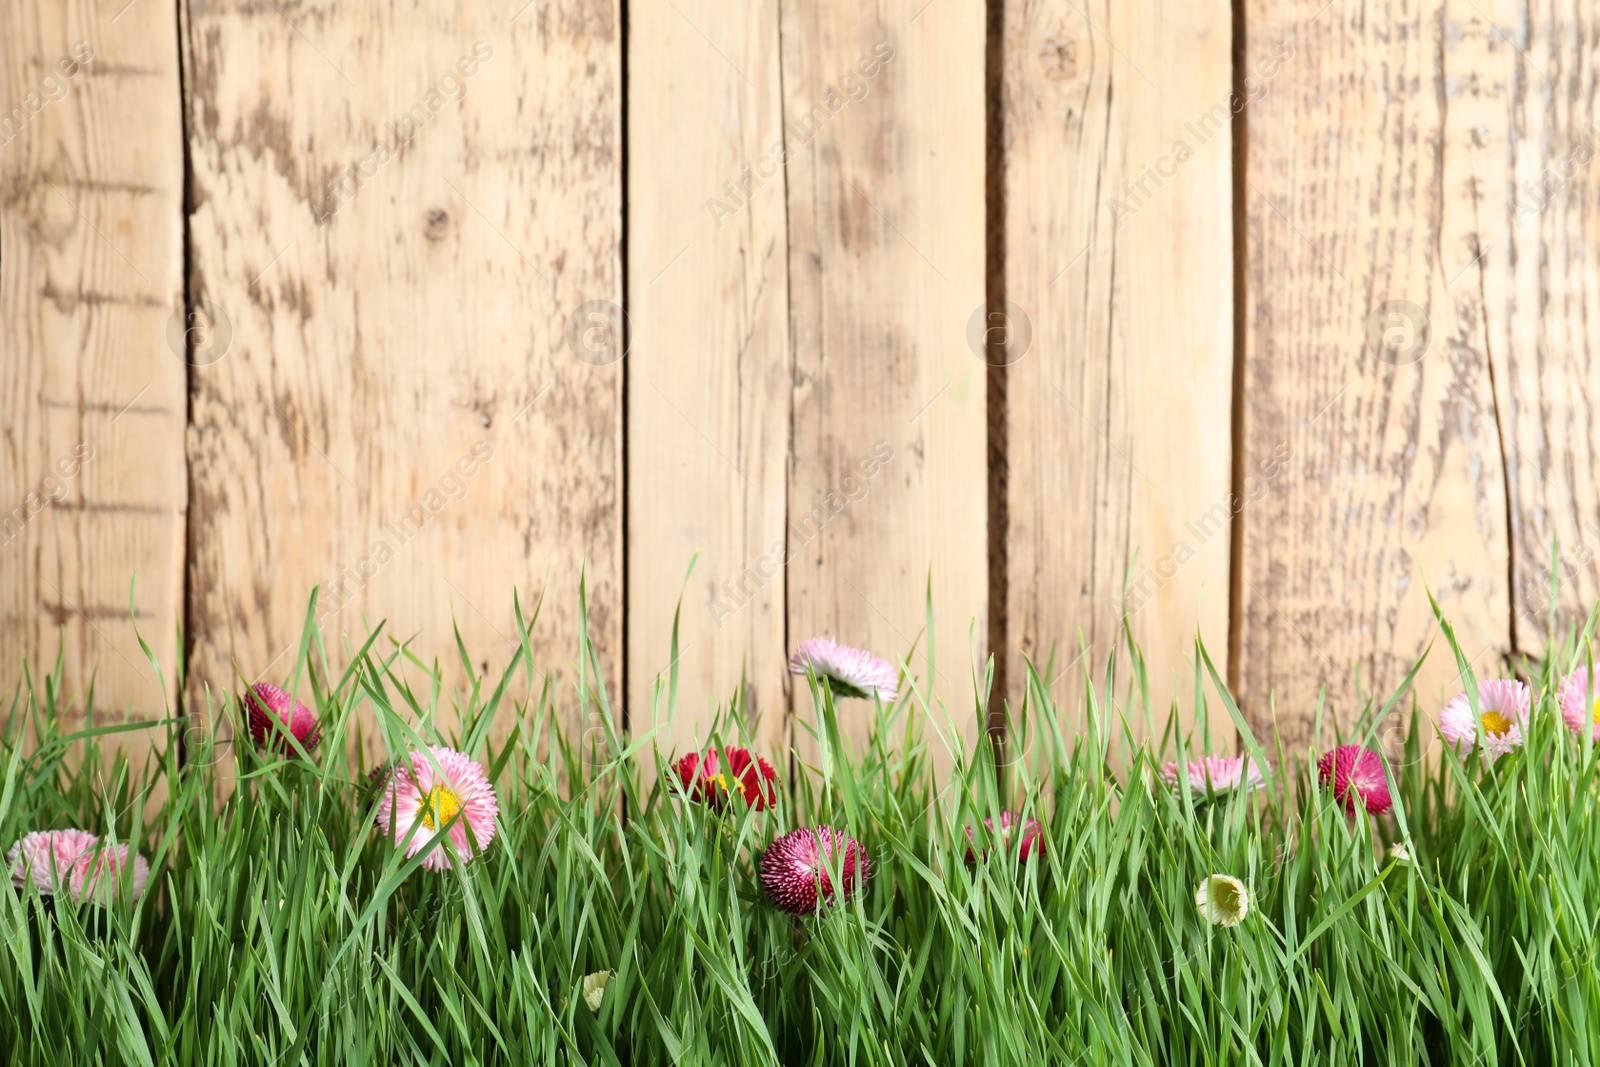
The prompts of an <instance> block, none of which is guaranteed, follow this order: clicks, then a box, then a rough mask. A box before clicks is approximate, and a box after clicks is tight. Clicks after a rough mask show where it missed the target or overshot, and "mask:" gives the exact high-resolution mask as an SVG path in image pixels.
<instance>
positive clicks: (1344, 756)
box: [1317, 745, 1394, 815]
mask: <svg viewBox="0 0 1600 1067" xmlns="http://www.w3.org/2000/svg"><path fill="white" fill-rule="evenodd" d="M1317 780H1318V781H1320V782H1321V783H1322V784H1323V785H1324V786H1327V785H1328V784H1330V783H1331V784H1332V785H1333V795H1334V798H1335V799H1336V800H1338V801H1339V802H1340V803H1342V804H1343V805H1344V810H1345V811H1347V812H1349V813H1350V814H1352V815H1354V814H1355V811H1356V801H1357V800H1358V799H1359V800H1360V801H1361V803H1362V804H1364V805H1365V806H1366V809H1367V814H1369V815H1382V814H1383V813H1384V812H1386V811H1388V810H1389V809H1390V808H1391V807H1393V806H1394V803H1393V801H1392V800H1391V799H1390V797H1389V782H1388V779H1387V778H1385V777H1384V773H1383V757H1382V756H1379V755H1378V754H1377V753H1376V752H1373V751H1372V750H1371V749H1366V748H1362V747H1361V746H1360V745H1340V746H1339V747H1338V748H1336V749H1334V750H1333V751H1332V752H1325V753H1323V756H1322V758H1321V759H1319V760H1318V761H1317Z"/></svg>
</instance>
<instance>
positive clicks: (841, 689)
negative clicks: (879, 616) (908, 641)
mask: <svg viewBox="0 0 1600 1067" xmlns="http://www.w3.org/2000/svg"><path fill="white" fill-rule="evenodd" d="M808 670H809V671H811V672H812V673H814V674H815V675H816V676H817V680H818V681H822V682H825V683H826V685H827V686H828V688H829V689H831V690H833V695H834V696H835V697H864V698H865V699H867V700H871V699H872V697H873V694H877V697H878V699H879V700H882V701H883V702H884V703H885V704H891V703H893V702H894V699H895V697H896V696H898V695H899V693H900V672H899V671H897V670H895V669H894V667H893V666H892V665H890V664H889V663H888V662H887V661H885V660H881V659H879V658H878V657H877V656H874V655H873V654H872V653H871V652H868V651H867V650H866V649H862V648H851V647H850V646H849V645H841V644H839V642H837V641H835V640H834V639H833V638H831V637H813V638H811V639H810V640H809V641H802V642H801V643H800V647H799V648H797V649H795V653H794V655H793V656H791V657H790V659H789V673H790V674H805V673H806V672H807V671H808Z"/></svg>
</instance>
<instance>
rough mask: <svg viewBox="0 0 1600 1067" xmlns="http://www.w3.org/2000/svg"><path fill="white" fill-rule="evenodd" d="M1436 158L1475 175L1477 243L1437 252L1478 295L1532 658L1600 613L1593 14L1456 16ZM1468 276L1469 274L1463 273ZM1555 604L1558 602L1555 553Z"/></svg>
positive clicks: (1523, 642)
mask: <svg viewBox="0 0 1600 1067" xmlns="http://www.w3.org/2000/svg"><path fill="white" fill-rule="evenodd" d="M1448 40H1449V47H1448V49H1447V51H1446V55H1445V62H1446V64H1447V69H1448V70H1449V71H1450V75H1451V84H1452V86H1454V87H1455V92H1454V93H1453V95H1452V98H1451V108H1452V111H1456V110H1460V111H1462V112H1463V113H1467V112H1469V111H1470V112H1471V115H1472V118H1471V125H1467V121H1466V120H1464V121H1463V122H1462V124H1461V125H1460V127H1459V129H1455V124H1454V123H1452V128H1453V132H1455V133H1456V136H1455V138H1454V140H1453V141H1451V142H1450V143H1449V144H1447V147H1446V155H1447V158H1449V157H1450V156H1451V155H1452V149H1454V154H1455V156H1456V158H1460V159H1462V160H1464V161H1467V162H1469V164H1470V168H1471V175H1470V178H1467V179H1464V180H1466V181H1471V182H1472V183H1473V184H1474V190H1473V193H1474V195H1473V206H1474V209H1475V215H1474V219H1473V222H1474V226H1473V232H1471V233H1469V234H1467V235H1466V236H1465V237H1464V238H1463V240H1462V243H1461V244H1460V245H1458V246H1457V247H1456V248H1454V249H1449V250H1447V252H1446V255H1447V256H1454V258H1455V261H1456V262H1458V263H1460V264H1461V265H1462V266H1460V267H1458V268H1452V273H1456V272H1457V271H1458V270H1459V271H1460V272H1462V277H1461V280H1460V281H1459V282H1458V285H1459V286H1461V287H1463V288H1468V289H1470V288H1471V286H1472V285H1473V284H1474V282H1476V283H1477V284H1479V285H1480V286H1481V291H1482V299H1483V301H1484V303H1485V307H1486V310H1487V316H1486V320H1485V323H1484V329H1485V337H1486V343H1487V345H1488V349H1489V355H1490V357H1491V359H1492V362H1493V365H1494V371H1495V384H1496V386H1497V392H1496V400H1497V402H1498V409H1497V410H1498V412H1499V414H1500V424H1501V429H1502V433H1503V439H1504V447H1505V462H1506V469H1507V477H1508V478H1509V485H1510V489H1509V493H1508V498H1509V504H1510V509H1511V519H1512V595H1513V606H1514V607H1515V609H1516V611H1515V614H1514V616H1513V620H1512V624H1513V627H1514V635H1513V636H1514V637H1515V640H1516V647H1517V648H1518V649H1519V650H1521V651H1524V652H1531V653H1533V654H1534V655H1542V654H1543V652H1544V650H1545V644H1546V631H1547V627H1548V626H1549V622H1550V609H1551V608H1552V607H1554V608H1555V609H1556V614H1557V617H1558V620H1559V625H1561V626H1563V627H1564V626H1568V625H1582V623H1583V622H1584V620H1585V619H1586V618H1587V616H1588V613H1589V611H1590V609H1591V608H1592V607H1593V606H1594V604H1595V602H1596V600H1600V427H1597V425H1596V418H1595V416H1596V403H1597V401H1596V397H1597V396H1600V212H1597V211H1596V210H1595V203H1596V190H1597V188H1600V179H1597V169H1596V164H1595V160H1596V158H1597V157H1600V123H1597V121H1596V113H1597V112H1596V104H1597V100H1596V93H1597V88H1596V85H1595V79H1594V75H1593V71H1594V69H1595V65H1596V62H1597V60H1600V14H1597V12H1596V11H1595V10H1594V8H1593V6H1592V5H1582V4H1579V5H1570V4H1556V3H1531V4H1520V3H1511V2H1509V0H1500V2H1498V3H1487V2H1485V3H1479V4H1477V5H1476V6H1473V7H1468V8H1465V9H1463V10H1461V11H1459V12H1456V11H1452V16H1451V33H1450V36H1449V38H1448ZM1469 263H1470V264H1471V266H1470V267H1468V266H1467V264H1469ZM1556 544H1559V546H1560V549H1559V563H1558V564H1557V570H1558V574H1559V577H1560V583H1561V584H1560V591H1559V594H1558V596H1557V597H1556V598H1555V600H1554V601H1552V599H1551V596H1550V585H1549V582H1550V573H1551V553H1552V548H1553V547H1554V546H1555V545H1556Z"/></svg>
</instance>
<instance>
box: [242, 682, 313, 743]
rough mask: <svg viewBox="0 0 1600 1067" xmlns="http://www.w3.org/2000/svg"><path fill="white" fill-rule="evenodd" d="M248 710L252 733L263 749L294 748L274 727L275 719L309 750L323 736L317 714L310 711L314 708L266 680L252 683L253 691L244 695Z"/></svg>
mask: <svg viewBox="0 0 1600 1067" xmlns="http://www.w3.org/2000/svg"><path fill="white" fill-rule="evenodd" d="M245 709H246V711H247V712H248V713H249V719H250V736H251V737H252V738H254V739H255V742H256V744H257V745H258V746H260V747H262V748H270V749H275V750H277V751H279V752H293V751H294V747H293V746H292V745H290V744H289V742H288V739H287V738H285V737H284V736H283V735H282V734H280V733H278V731H277V730H276V729H274V728H273V726H272V720H273V719H274V718H276V719H277V720H278V721H279V722H280V723H282V724H283V725H284V727H286V728H287V729H288V731H289V733H290V734H292V735H294V739H295V740H296V741H298V742H300V747H301V748H303V749H305V750H306V751H307V752H310V751H311V750H312V749H314V748H316V747H317V742H318V741H320V740H321V739H322V731H321V729H320V728H319V727H318V726H317V717H316V716H315V715H313V714H311V709H310V708H308V707H306V706H305V705H304V704H302V703H300V702H299V701H298V700H293V699H291V698H290V696H289V694H288V693H285V692H284V691H283V690H282V689H279V688H278V687H277V686H275V685H267V684H266V683H265V682H263V683H260V684H258V685H253V686H251V687H250V692H249V693H247V694H246V695H245Z"/></svg>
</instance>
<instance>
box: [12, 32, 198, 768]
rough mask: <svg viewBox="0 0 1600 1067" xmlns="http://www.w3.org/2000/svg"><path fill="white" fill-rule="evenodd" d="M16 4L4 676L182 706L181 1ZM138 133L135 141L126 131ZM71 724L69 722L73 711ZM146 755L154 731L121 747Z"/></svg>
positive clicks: (123, 704) (152, 712)
mask: <svg viewBox="0 0 1600 1067" xmlns="http://www.w3.org/2000/svg"><path fill="white" fill-rule="evenodd" d="M120 7H121V5H91V4H88V3H82V2H74V3H68V4H61V3H37V4H36V3H20V4H7V5H6V6H5V9H4V12H3V13H0V425H3V427H4V429H3V431H0V650H3V654H4V657H5V661H4V665H3V667H0V688H3V689H4V691H5V692H7V693H9V692H11V691H12V687H13V686H14V685H16V684H17V683H18V681H19V680H20V678H21V668H22V662H23V661H24V660H26V661H27V662H28V663H29V664H30V666H32V667H33V668H35V675H34V677H35V678H36V679H37V678H38V677H39V672H40V671H44V670H48V669H49V668H50V666H51V665H52V664H53V662H54V659H55V656H56V651H57V647H58V641H60V642H63V643H64V644H63V645H62V647H63V648H64V652H65V664H66V681H65V686H64V688H65V693H66V694H67V695H68V696H69V697H71V698H73V699H74V700H75V701H76V702H77V707H78V710H79V711H80V712H81V710H82V706H83V705H82V700H83V697H84V695H85V693H86V691H87V689H88V688H89V686H90V684H91V682H92V683H93V684H94V687H95V697H96V703H97V705H98V706H99V707H100V709H101V711H102V714H104V713H105V712H106V710H107V709H114V711H115V712H116V713H117V714H119V715H120V713H122V712H128V713H130V714H131V715H132V716H133V717H135V718H148V719H157V718H161V717H163V716H164V714H165V711H166V708H167V707H168V706H169V705H170V701H171V699H172V696H173V694H172V693H171V692H163V689H162V685H161V684H160V682H159V681H158V679H157V676H156V674H155V672H154V670H152V668H151V666H150V664H149V662H148V661H147V660H146V659H145V657H144V654H143V653H142V652H141V651H140V648H139V643H138V636H137V635H136V633H135V616H134V615H132V614H130V607H129V586H130V582H131V581H132V580H133V579H134V577H135V576H137V578H138V595H137V603H136V608H135V610H136V619H137V629H138V634H142V635H143V636H144V638H145V640H146V641H148V642H149V644H150V646H151V648H152V650H153V651H154V652H155V654H156V655H157V656H158V657H159V658H160V660H161V662H162V664H163V666H164V667H165V668H166V669H167V672H168V673H167V676H166V682H167V685H168V686H171V685H173V683H174V674H173V670H174V669H175V667H174V665H175V662H176V655H175V646H176V632H177V623H178V621H179V619H180V617H181V610H182V609H181V604H182V564H183V543H184V510H185V499H186V490H185V474H184V456H183V433H184V419H185V384H184V382H185V368H184V362H183V358H182V355H181V353H182V349H181V347H180V348H179V349H178V350H177V352H176V353H175V352H174V350H173V349H171V348H169V345H168V326H169V323H171V324H173V325H177V326H179V327H180V328H179V330H178V333H179V336H180V337H181V334H182V330H181V315H182V312H183V284H182V277H183V241H182V235H183V231H182V224H183V213H182V202H183V137H182V133H181V116H182V112H181V109H180V100H179V93H178V55H177V27H176V15H175V12H174V10H173V7H172V5H170V4H168V5H165V6H163V5H160V4H144V5H140V6H139V7H136V8H133V9H130V10H127V11H123V12H122V13H121V14H120V15H118V9H119V8H120ZM133 130H137V131H138V135H137V136H130V133H129V131H133ZM62 725H63V728H65V729H71V728H72V726H73V723H72V722H66V723H63V724H62ZM118 743H120V747H122V748H123V749H124V750H126V751H128V752H129V753H130V755H131V756H133V757H134V758H135V759H136V760H137V759H138V756H139V753H141V752H143V751H147V746H148V743H149V739H148V738H146V737H145V736H144V735H143V734H138V733H135V734H123V735H119V738H118V739H117V741H115V742H108V744H107V747H108V748H110V747H116V745H117V744H118Z"/></svg>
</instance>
